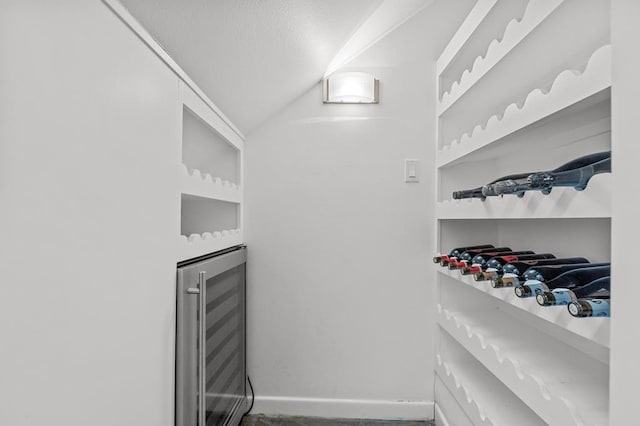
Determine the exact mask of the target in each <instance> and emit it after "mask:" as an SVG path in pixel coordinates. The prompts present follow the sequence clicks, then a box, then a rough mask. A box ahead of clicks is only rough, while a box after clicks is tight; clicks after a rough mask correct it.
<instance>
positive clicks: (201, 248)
mask: <svg viewBox="0 0 640 426" xmlns="http://www.w3.org/2000/svg"><path fill="white" fill-rule="evenodd" d="M239 244H242V231H241V230H240V229H230V230H224V231H217V232H204V233H202V234H190V235H189V236H186V235H179V236H178V257H179V259H180V260H185V259H191V258H194V257H197V256H201V255H203V254H207V253H212V252H214V251H218V250H223V249H225V248H229V247H233V246H236V245H239Z"/></svg>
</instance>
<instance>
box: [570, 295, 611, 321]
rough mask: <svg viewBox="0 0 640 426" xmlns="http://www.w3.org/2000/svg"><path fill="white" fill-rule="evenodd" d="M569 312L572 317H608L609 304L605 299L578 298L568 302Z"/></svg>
mask: <svg viewBox="0 0 640 426" xmlns="http://www.w3.org/2000/svg"><path fill="white" fill-rule="evenodd" d="M569 313H570V314H571V315H573V316H574V317H608V316H610V315H611V306H610V305H609V301H608V300H605V299H578V300H577V301H575V302H571V303H570V304H569Z"/></svg>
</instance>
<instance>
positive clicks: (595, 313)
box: [586, 299, 611, 317]
mask: <svg viewBox="0 0 640 426" xmlns="http://www.w3.org/2000/svg"><path fill="white" fill-rule="evenodd" d="M586 302H587V303H588V304H589V305H590V306H591V316H592V317H608V316H609V313H610V309H611V306H610V305H609V302H608V301H607V300H602V299H587V300H586Z"/></svg>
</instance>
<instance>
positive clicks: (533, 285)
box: [515, 280, 548, 298]
mask: <svg viewBox="0 0 640 426" xmlns="http://www.w3.org/2000/svg"><path fill="white" fill-rule="evenodd" d="M547 290H548V288H547V286H546V285H544V284H542V283H541V282H540V281H534V280H529V281H526V282H525V283H524V285H523V286H522V287H516V289H515V292H516V296H518V297H523V298H524V297H536V296H537V295H538V294H541V293H542V292H544V291H547Z"/></svg>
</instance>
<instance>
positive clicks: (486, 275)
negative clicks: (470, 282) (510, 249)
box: [461, 253, 555, 281]
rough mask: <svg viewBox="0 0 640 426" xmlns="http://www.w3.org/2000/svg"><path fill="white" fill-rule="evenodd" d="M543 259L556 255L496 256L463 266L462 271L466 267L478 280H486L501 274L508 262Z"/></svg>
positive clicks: (552, 257)
mask: <svg viewBox="0 0 640 426" xmlns="http://www.w3.org/2000/svg"><path fill="white" fill-rule="evenodd" d="M542 259H555V256H554V255H553V254H552V253H533V254H522V255H519V254H518V255H513V254H508V255H504V256H494V257H492V258H490V259H488V260H487V261H486V263H484V264H480V265H476V264H472V265H471V266H467V267H466V268H463V269H462V270H461V272H462V273H463V274H464V273H465V269H466V270H467V271H468V272H467V273H469V274H474V275H473V277H474V279H475V280H476V281H484V280H490V279H493V278H496V277H498V276H500V274H501V272H500V271H501V270H502V267H503V266H504V265H506V264H507V263H513V262H521V261H525V260H542Z"/></svg>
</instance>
